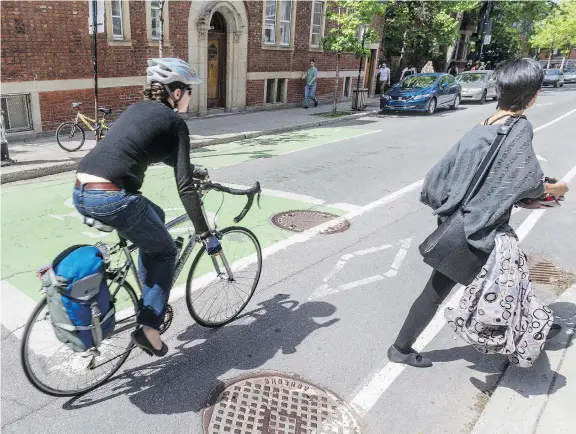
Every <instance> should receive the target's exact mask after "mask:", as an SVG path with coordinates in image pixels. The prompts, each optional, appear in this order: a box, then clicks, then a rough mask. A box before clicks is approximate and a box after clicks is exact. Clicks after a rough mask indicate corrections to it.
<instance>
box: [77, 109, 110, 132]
mask: <svg viewBox="0 0 576 434" xmlns="http://www.w3.org/2000/svg"><path fill="white" fill-rule="evenodd" d="M80 121H82V123H83V124H84V125H86V127H87V128H88V129H89V130H90V131H92V132H93V133H97V132H98V130H99V129H104V130H108V129H109V127H108V125H106V123H105V119H103V118H102V119H98V122H96V121H95V120H94V119H92V118H89V117H88V116H86V115H84V114H82V113H81V112H78V113H77V114H76V120H75V122H76V124H79V123H80ZM93 125H97V127H96V128H94V126H93Z"/></svg>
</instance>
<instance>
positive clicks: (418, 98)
mask: <svg viewBox="0 0 576 434" xmlns="http://www.w3.org/2000/svg"><path fill="white" fill-rule="evenodd" d="M432 96H433V95H432V94H431V93H427V94H424V95H414V96H413V97H412V98H411V99H412V100H414V101H419V100H423V99H428V98H430V97H432Z"/></svg>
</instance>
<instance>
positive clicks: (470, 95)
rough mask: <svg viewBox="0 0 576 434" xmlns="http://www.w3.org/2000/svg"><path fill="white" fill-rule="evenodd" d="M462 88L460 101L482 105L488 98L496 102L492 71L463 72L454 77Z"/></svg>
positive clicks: (494, 81)
mask: <svg viewBox="0 0 576 434" xmlns="http://www.w3.org/2000/svg"><path fill="white" fill-rule="evenodd" d="M456 81H457V82H458V83H460V86H462V101H478V102H480V104H484V103H485V102H486V100H487V99H488V98H490V99H493V100H496V80H495V79H494V71H487V70H486V71H465V72H462V73H460V74H458V75H457V76H456Z"/></svg>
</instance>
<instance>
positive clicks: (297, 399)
mask: <svg viewBox="0 0 576 434" xmlns="http://www.w3.org/2000/svg"><path fill="white" fill-rule="evenodd" d="M216 393H217V395H215V396H213V401H212V402H211V407H210V408H207V409H206V410H205V411H204V414H203V423H204V433H205V434H222V433H226V434H227V433H231V434H312V433H314V434H334V433H339V434H360V428H359V424H358V422H357V421H356V418H355V416H354V414H353V412H352V410H351V409H350V408H349V407H348V406H347V405H346V404H345V403H344V402H343V401H342V400H341V399H340V398H338V397H337V396H336V395H334V394H333V393H331V392H329V391H327V390H325V389H323V388H321V387H319V386H316V385H314V384H312V383H310V382H308V381H306V380H302V379H300V378H298V377H296V376H288V375H285V374H279V373H258V374H251V375H248V376H243V377H240V378H238V379H236V380H233V381H232V382H231V383H229V384H228V385H226V386H225V387H224V389H223V390H222V389H220V392H219V393H218V392H216Z"/></svg>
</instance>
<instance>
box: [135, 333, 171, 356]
mask: <svg viewBox="0 0 576 434" xmlns="http://www.w3.org/2000/svg"><path fill="white" fill-rule="evenodd" d="M131 336H132V342H134V345H136V346H137V347H139V348H141V349H142V350H144V351H145V352H146V353H148V354H149V355H150V356H157V357H162V356H165V355H166V354H167V353H168V346H167V345H166V344H165V343H164V342H162V340H161V339H160V332H159V331H158V330H154V329H153V328H150V327H146V326H144V327H142V328H140V329H138V330H135V331H133V332H132V334H131Z"/></svg>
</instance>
